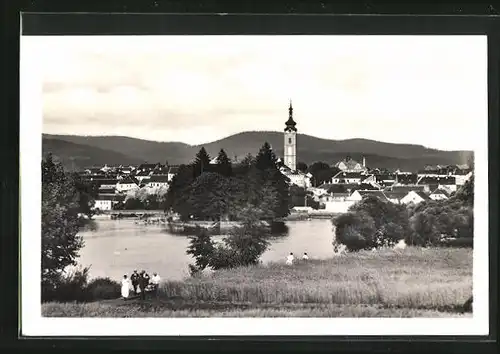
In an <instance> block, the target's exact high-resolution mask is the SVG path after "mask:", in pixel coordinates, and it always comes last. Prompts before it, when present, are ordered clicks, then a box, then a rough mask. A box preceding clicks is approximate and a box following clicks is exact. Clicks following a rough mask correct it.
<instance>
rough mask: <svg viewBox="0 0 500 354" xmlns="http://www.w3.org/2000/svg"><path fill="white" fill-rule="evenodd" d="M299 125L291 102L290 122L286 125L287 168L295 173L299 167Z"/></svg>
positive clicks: (284, 152) (289, 109) (289, 110)
mask: <svg viewBox="0 0 500 354" xmlns="http://www.w3.org/2000/svg"><path fill="white" fill-rule="evenodd" d="M296 125H297V123H295V121H294V120H293V107H292V100H290V107H289V108H288V120H287V121H286V123H285V149H284V150H283V154H284V155H285V156H284V157H285V161H284V163H285V166H287V167H288V168H289V169H290V170H292V171H295V169H296V167H297V128H295V126H296Z"/></svg>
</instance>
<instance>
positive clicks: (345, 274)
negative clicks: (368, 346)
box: [43, 247, 472, 317]
mask: <svg viewBox="0 0 500 354" xmlns="http://www.w3.org/2000/svg"><path fill="white" fill-rule="evenodd" d="M471 293H472V250H471V249H450V248H430V249H421V248H417V247H409V248H406V249H405V250H400V251H396V250H392V249H382V250H377V251H375V252H370V251H361V252H357V253H349V254H347V255H343V256H340V257H336V258H333V259H330V260H322V261H319V260H309V261H307V262H299V263H297V264H294V265H293V266H287V265H285V264H277V263H275V264H269V265H259V266H249V267H242V268H236V269H228V270H219V271H216V272H214V273H211V274H208V275H201V276H197V277H194V278H189V279H186V280H185V281H168V282H165V283H163V284H162V285H161V287H160V288H159V291H158V299H157V305H154V306H150V307H147V306H146V307H145V306H144V304H142V305H141V304H140V303H138V304H133V303H127V302H126V301H125V302H121V303H119V304H118V305H117V304H114V305H112V304H106V303H93V304H82V305H70V304H68V305H64V304H47V305H44V308H43V312H44V314H45V315H48V316H58V315H61V316H65V315H67V314H68V313H71V314H73V315H75V316H94V315H95V316H98V315H102V316H116V317H129V316H132V317H136V316H168V317H171V316H174V317H176V316H179V317H183V316H222V317H224V316H236V317H239V316H256V317H260V316H264V317H268V316H271V317H272V316H279V317H284V316H285V317H286V316H298V317H300V316H313V317H322V316H326V317H341V316H348V317H353V316H354V317H360V316H361V317H363V316H365V317H383V316H391V317H416V316H420V315H421V316H430V317H436V311H448V312H449V313H452V314H454V315H458V314H457V310H459V309H461V308H462V305H463V304H464V302H465V301H466V300H467V299H468V298H469V297H470V295H471ZM121 304H123V305H124V306H121ZM176 304H185V306H177V305H176ZM238 304H240V305H241V306H239V307H238V306H237V305H238ZM202 305H203V306H202ZM78 306H80V307H78Z"/></svg>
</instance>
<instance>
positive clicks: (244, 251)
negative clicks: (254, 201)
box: [186, 207, 269, 276]
mask: <svg viewBox="0 0 500 354" xmlns="http://www.w3.org/2000/svg"><path fill="white" fill-rule="evenodd" d="M259 214H260V211H259V210H256V209H254V208H251V207H248V208H247V209H246V212H245V214H244V217H243V221H242V225H241V226H237V227H234V228H232V229H231V230H230V231H229V236H227V237H225V238H224V239H223V242H222V243H220V244H217V245H215V244H214V243H213V242H212V240H211V239H210V236H209V235H208V232H207V231H206V230H204V229H201V228H198V229H197V233H196V236H195V237H192V238H191V241H190V244H189V247H188V250H187V251H186V253H187V254H190V255H192V256H193V257H194V258H195V265H192V264H190V265H189V273H190V274H191V275H192V276H195V275H197V274H198V273H199V272H201V271H203V270H204V269H205V268H206V267H210V268H212V269H214V270H217V269H223V268H234V267H238V266H247V265H252V264H258V261H259V257H260V256H261V255H262V253H264V252H265V250H266V249H267V247H268V245H269V242H268V241H267V236H269V231H268V230H267V229H266V228H265V227H264V225H263V224H262V222H261V221H260V220H259Z"/></svg>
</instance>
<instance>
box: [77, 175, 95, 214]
mask: <svg viewBox="0 0 500 354" xmlns="http://www.w3.org/2000/svg"><path fill="white" fill-rule="evenodd" d="M71 177H72V178H73V180H74V182H75V188H76V190H77V193H78V205H79V209H80V213H82V214H85V215H87V216H88V217H89V218H90V217H92V216H93V215H94V214H95V210H94V205H95V199H96V198H97V194H98V193H99V187H98V186H97V185H96V184H94V183H88V182H86V181H84V180H83V179H82V178H81V177H80V176H79V175H78V174H77V173H73V174H72V176H71Z"/></svg>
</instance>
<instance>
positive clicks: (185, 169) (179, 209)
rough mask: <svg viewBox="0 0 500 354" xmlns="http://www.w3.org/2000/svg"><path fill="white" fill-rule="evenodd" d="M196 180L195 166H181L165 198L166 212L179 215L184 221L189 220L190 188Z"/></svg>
mask: <svg viewBox="0 0 500 354" xmlns="http://www.w3.org/2000/svg"><path fill="white" fill-rule="evenodd" d="M193 180H194V166H193V165H181V166H179V169H178V170H177V174H176V175H175V176H174V178H173V179H172V181H171V183H170V188H169V189H168V192H167V196H166V198H165V204H164V205H165V210H172V211H174V212H176V213H179V215H180V216H181V218H182V219H188V218H189V213H190V205H189V204H188V200H189V194H190V186H191V183H192V182H193Z"/></svg>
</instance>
